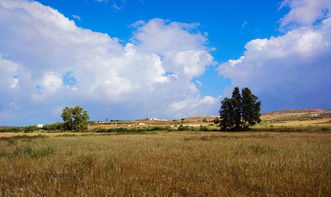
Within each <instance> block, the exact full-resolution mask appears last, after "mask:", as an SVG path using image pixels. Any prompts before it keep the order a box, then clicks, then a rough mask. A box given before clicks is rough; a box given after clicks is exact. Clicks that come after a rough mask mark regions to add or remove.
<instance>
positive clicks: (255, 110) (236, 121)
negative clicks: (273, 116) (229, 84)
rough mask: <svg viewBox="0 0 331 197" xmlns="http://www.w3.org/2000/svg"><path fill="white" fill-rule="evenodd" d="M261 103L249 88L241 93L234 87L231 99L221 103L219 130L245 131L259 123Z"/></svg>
mask: <svg viewBox="0 0 331 197" xmlns="http://www.w3.org/2000/svg"><path fill="white" fill-rule="evenodd" d="M260 108H261V102H260V101H258V98H257V97H256V96H255V95H254V94H252V92H251V90H250V89H249V88H244V89H242V91H241V94H240V90H239V88H238V87H235V88H234V89H233V92H232V97H231V98H225V99H224V100H223V101H222V102H221V108H220V111H219V114H220V118H219V119H218V121H217V122H218V123H219V125H220V127H221V130H246V129H248V128H249V126H252V125H254V124H256V123H259V122H261V119H260V115H261V114H260Z"/></svg>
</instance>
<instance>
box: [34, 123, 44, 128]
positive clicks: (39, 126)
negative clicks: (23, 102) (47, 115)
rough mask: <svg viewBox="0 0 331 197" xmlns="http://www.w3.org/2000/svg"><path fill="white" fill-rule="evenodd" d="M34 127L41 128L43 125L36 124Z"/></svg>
mask: <svg viewBox="0 0 331 197" xmlns="http://www.w3.org/2000/svg"><path fill="white" fill-rule="evenodd" d="M36 127H37V128H43V127H44V125H43V124H37V125H36Z"/></svg>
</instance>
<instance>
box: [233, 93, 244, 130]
mask: <svg viewBox="0 0 331 197" xmlns="http://www.w3.org/2000/svg"><path fill="white" fill-rule="evenodd" d="M231 103H232V106H233V119H234V129H240V128H241V127H242V121H241V107H242V106H241V103H242V98H241V95H240V90H239V88H238V87H235V88H234V89H233V92H232V98H231Z"/></svg>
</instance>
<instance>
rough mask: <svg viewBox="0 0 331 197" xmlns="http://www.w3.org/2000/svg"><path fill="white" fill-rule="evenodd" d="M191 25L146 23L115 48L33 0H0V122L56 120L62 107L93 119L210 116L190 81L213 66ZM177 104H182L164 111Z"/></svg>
mask: <svg viewBox="0 0 331 197" xmlns="http://www.w3.org/2000/svg"><path fill="white" fill-rule="evenodd" d="M196 26H197V24H185V23H176V22H168V21H165V20H161V19H153V20H150V21H147V22H143V23H141V24H140V25H138V26H137V27H136V28H135V33H134V36H133V38H132V43H127V44H125V45H124V46H123V45H122V44H120V43H119V41H118V39H116V38H112V37H110V36H109V35H107V34H102V33H97V32H93V31H91V30H88V29H83V28H79V27H77V26H76V25H75V23H74V21H71V20H69V19H68V18H66V17H64V16H63V15H62V14H61V13H59V12H58V11H57V10H54V9H52V8H50V7H47V6H44V5H42V4H40V3H38V2H34V1H27V0H2V1H0V43H1V46H0V54H3V55H2V56H0V67H1V70H3V71H4V72H1V73H0V77H1V78H2V81H3V82H2V83H1V84H0V92H1V94H6V96H5V97H2V98H0V103H1V104H0V114H1V113H2V114H3V113H5V112H7V111H11V112H12V116H13V118H11V119H9V118H8V119H6V118H2V119H1V122H0V124H12V123H15V122H20V123H22V122H24V121H26V122H25V123H26V124H32V123H39V122H41V121H50V120H51V121H53V120H56V119H57V120H58V119H59V117H54V116H52V115H53V114H54V113H53V112H54V111H58V109H60V108H62V107H63V106H65V105H83V107H86V108H87V109H88V110H89V111H90V113H91V115H92V117H93V118H96V119H101V118H102V119H103V118H105V117H108V118H109V117H112V118H116V119H120V118H141V117H163V118H172V117H174V116H176V115H178V114H179V113H180V114H181V115H182V116H185V114H186V115H187V114H191V115H193V114H200V113H201V112H203V113H205V114H210V113H212V112H214V111H213V110H217V109H216V108H217V107H215V106H217V102H216V100H217V99H213V98H212V97H201V96H200V94H199V91H198V89H197V87H196V85H195V83H194V82H192V80H193V79H194V77H196V76H199V75H201V74H202V73H203V72H204V70H205V67H206V66H208V65H210V64H213V57H212V56H211V55H210V53H209V51H208V50H209V49H208V48H207V47H206V42H207V39H206V38H205V36H203V35H202V34H200V33H197V31H196ZM168 73H171V74H168ZM68 77H69V79H68ZM68 80H69V81H70V83H69V81H68ZM67 83H68V84H67ZM178 102H181V103H182V104H183V105H184V106H185V107H182V108H176V107H170V106H173V105H175V104H176V103H178ZM10 103H15V105H16V106H18V107H17V108H13V109H10V110H9V109H7V107H6V106H9V105H10ZM23 120H24V121H23ZM29 121H30V122H29Z"/></svg>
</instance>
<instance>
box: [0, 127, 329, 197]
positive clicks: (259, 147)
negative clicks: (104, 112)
mask: <svg viewBox="0 0 331 197" xmlns="http://www.w3.org/2000/svg"><path fill="white" fill-rule="evenodd" d="M8 136H9V135H8ZM330 153H331V133H322V132H320V133H267V132H257V133H250V132H243V133H218V132H217V133H192V132H170V133H165V132H160V133H158V134H145V135H103V136H98V135H94V136H92V135H91V136H70V135H68V136H58V137H54V136H53V137H50V136H49V137H43V138H36V137H35V138H24V137H23V138H13V139H6V140H1V141H0V166H1V168H0V196H300V197H301V196H331V154H330Z"/></svg>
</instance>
